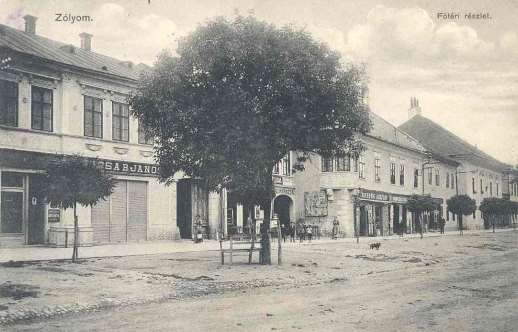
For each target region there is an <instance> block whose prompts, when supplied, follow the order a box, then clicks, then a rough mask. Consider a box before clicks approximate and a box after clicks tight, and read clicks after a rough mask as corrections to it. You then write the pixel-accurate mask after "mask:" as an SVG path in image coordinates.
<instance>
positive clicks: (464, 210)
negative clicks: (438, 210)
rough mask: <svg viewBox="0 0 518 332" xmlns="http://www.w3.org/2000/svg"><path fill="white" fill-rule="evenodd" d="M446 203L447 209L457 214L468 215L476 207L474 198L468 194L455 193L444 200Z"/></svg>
mask: <svg viewBox="0 0 518 332" xmlns="http://www.w3.org/2000/svg"><path fill="white" fill-rule="evenodd" d="M446 204H447V205H448V211H450V212H452V213H455V214H456V215H459V216H467V215H470V214H472V213H473V212H475V210H476V209H477V204H476V202H475V200H474V199H472V198H471V197H469V196H468V195H455V196H453V197H450V198H449V199H448V200H447V201H446Z"/></svg>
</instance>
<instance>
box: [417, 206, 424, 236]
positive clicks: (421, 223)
mask: <svg viewBox="0 0 518 332" xmlns="http://www.w3.org/2000/svg"><path fill="white" fill-rule="evenodd" d="M417 216H418V217H419V225H421V227H420V230H419V233H421V239H422V238H423V212H420V213H419V214H418V215H417Z"/></svg>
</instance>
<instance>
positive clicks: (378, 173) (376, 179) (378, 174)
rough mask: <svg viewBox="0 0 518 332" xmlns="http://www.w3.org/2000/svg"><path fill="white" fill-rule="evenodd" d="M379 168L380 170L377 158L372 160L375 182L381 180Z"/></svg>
mask: <svg viewBox="0 0 518 332" xmlns="http://www.w3.org/2000/svg"><path fill="white" fill-rule="evenodd" d="M380 168H381V166H380V160H379V158H376V159H375V160H374V180H375V181H376V182H380V181H381V179H380Z"/></svg>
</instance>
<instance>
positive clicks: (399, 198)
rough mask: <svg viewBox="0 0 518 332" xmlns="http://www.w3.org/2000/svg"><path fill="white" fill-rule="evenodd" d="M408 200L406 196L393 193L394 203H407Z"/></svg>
mask: <svg viewBox="0 0 518 332" xmlns="http://www.w3.org/2000/svg"><path fill="white" fill-rule="evenodd" d="M407 201H408V198H407V197H406V196H398V195H392V202H394V203H400V204H405V203H406V202H407Z"/></svg>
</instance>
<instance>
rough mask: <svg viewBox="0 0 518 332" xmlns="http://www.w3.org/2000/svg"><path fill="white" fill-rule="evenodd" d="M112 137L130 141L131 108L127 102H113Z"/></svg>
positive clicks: (116, 139) (117, 139)
mask: <svg viewBox="0 0 518 332" xmlns="http://www.w3.org/2000/svg"><path fill="white" fill-rule="evenodd" d="M112 139H113V140H115V141H124V142H128V141H129V109H128V105H127V104H122V103H117V102H112Z"/></svg>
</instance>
